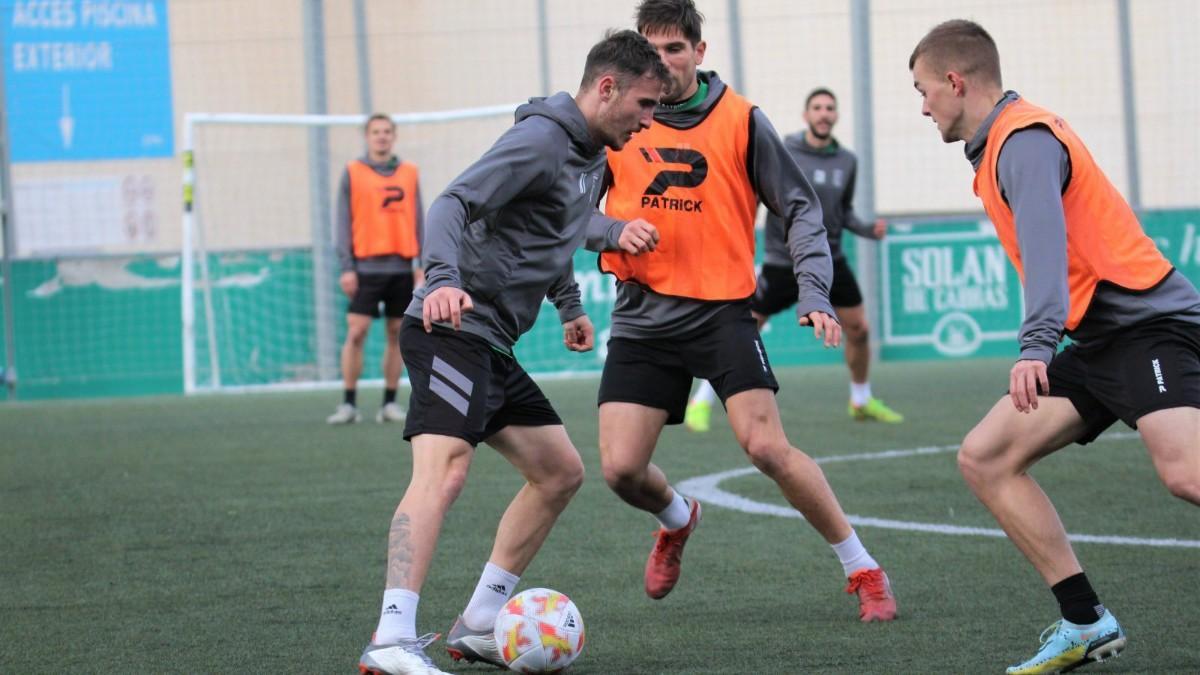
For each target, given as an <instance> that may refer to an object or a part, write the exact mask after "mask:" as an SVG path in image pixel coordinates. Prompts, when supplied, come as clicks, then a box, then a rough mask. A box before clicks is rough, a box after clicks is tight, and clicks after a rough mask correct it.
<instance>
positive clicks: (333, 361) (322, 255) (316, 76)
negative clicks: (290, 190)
mask: <svg viewBox="0 0 1200 675" xmlns="http://www.w3.org/2000/svg"><path fill="white" fill-rule="evenodd" d="M304 65H305V103H306V109H307V112H308V113H309V114H313V115H323V114H325V113H326V112H327V109H326V95H325V3H324V0H304ZM328 159H329V133H328V131H327V130H326V129H325V128H324V127H312V128H311V129H310V130H309V143H308V192H309V218H310V220H311V225H312V227H311V230H312V247H313V319H314V321H315V322H316V338H317V377H318V378H319V379H322V380H332V379H335V378H336V377H337V351H336V350H337V347H336V345H335V344H334V325H333V321H334V316H333V297H332V291H333V276H332V264H331V262H332V257H333V256H332V250H331V249H332V246H331V243H330V225H329V219H330V217H331V216H332V213H333V208H332V206H331V205H330V199H329V191H330V190H331V189H332V188H331V187H330V184H329V164H328Z"/></svg>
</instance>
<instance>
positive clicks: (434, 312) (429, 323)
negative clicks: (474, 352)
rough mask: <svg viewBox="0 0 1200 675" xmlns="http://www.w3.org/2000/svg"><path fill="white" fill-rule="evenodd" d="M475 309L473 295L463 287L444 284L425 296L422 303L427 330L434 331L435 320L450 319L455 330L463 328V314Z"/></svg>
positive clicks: (422, 313)
mask: <svg viewBox="0 0 1200 675" xmlns="http://www.w3.org/2000/svg"><path fill="white" fill-rule="evenodd" d="M473 309H475V303H473V302H471V296H469V295H467V294H466V292H465V291H463V289H461V288H455V287H453V286H442V287H441V288H438V289H437V290H434V291H432V292H431V293H430V294H429V295H427V296H425V302H424V303H422V305H421V318H422V319H424V320H425V332H426V333H432V332H433V323H434V322H435V321H449V322H450V325H452V326H454V330H458V329H459V328H462V314H463V312H469V311H471V310H473Z"/></svg>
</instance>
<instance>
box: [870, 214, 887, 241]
mask: <svg viewBox="0 0 1200 675" xmlns="http://www.w3.org/2000/svg"><path fill="white" fill-rule="evenodd" d="M871 234H873V235H875V238H876V239H883V238H884V237H886V236H887V221H886V220H884V219H883V218H880V219H879V220H876V221H875V228H874V229H873V230H871Z"/></svg>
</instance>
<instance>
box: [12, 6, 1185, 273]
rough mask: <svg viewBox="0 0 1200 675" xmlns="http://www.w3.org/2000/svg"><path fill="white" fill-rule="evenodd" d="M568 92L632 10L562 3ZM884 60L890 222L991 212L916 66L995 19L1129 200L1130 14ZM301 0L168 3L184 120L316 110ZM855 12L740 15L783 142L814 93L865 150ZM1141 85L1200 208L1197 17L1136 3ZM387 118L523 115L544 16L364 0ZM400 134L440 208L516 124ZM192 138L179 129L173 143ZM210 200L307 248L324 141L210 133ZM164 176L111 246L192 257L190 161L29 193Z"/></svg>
mask: <svg viewBox="0 0 1200 675" xmlns="http://www.w3.org/2000/svg"><path fill="white" fill-rule="evenodd" d="M546 4H547V22H548V25H549V36H548V42H549V48H550V54H551V57H550V81H551V88H552V89H555V90H560V89H565V90H568V91H574V89H575V87H576V86H577V83H578V79H579V76H580V72H581V69H582V65H583V60H584V56H585V55H586V52H587V50H588V48H589V47H590V46H591V45H592V44H593V43H594V42H595V41H596V40H598V39H599V38H600V37H601V35H602V34H603V31H604V30H605V29H606V28H610V27H628V26H630V24H631V23H632V14H633V4H634V3H633V2H632V0H548V1H547V3H546ZM697 4H698V5H699V7H700V8H701V10H702V11H704V12H705V14H706V15H707V19H708V20H707V22H706V24H705V37H706V39H707V40H708V43H709V46H708V53H707V58H706V60H705V64H704V67H707V68H712V69H715V70H717V71H718V72H720V73H721V74H722V75H723V76H725V77H726V78H732V76H733V72H732V66H731V64H732V63H733V59H732V55H731V53H730V51H729V50H730V48H731V40H730V36H729V28H730V26H729V20H728V19H729V17H728V2H727V1H726V0H698V2H697ZM873 5H874V10H873V14H872V21H871V30H872V50H873V51H872V62H871V65H872V67H873V69H874V72H873V81H872V85H873V91H874V93H873V97H874V110H873V117H874V121H875V156H876V161H877V167H876V168H877V180H876V202H877V208H878V210H879V211H880V212H882V213H888V214H919V213H939V212H963V211H977V210H978V206H977V204H976V201H975V199H974V197H973V195H972V194H971V187H970V184H971V171H970V167H969V165H968V164H967V162H966V161H965V160H964V158H963V156H962V148H961V144H956V145H951V146H946V145H943V144H942V143H941V142H940V140H939V138H938V136H937V133H936V131H935V130H934V128H933V125H932V123H931V122H929V121H928V120H926V119H924V118H922V117H921V116H920V100H919V98H918V96H917V95H916V93H915V92H914V91H913V89H912V85H911V78H910V74H909V72H908V69H907V60H908V55H909V53H910V51H911V50H912V47H913V46H914V45H915V43H916V41H917V40H919V39H920V37H921V36H922V35H923V34H924V33H925V31H926V30H928V29H929V28H930V27H932V26H933V25H935V24H936V23H938V22H940V21H942V20H944V19H947V18H953V17H965V18H971V19H975V20H977V21H979V22H981V23H982V24H983V25H984V26H985V27H986V28H987V29H988V30H989V31H990V32H991V33H992V35H993V37H995V39H996V41H997V42H998V44H999V47H1000V51H1001V57H1002V66H1003V70H1004V76H1005V85H1006V86H1008V87H1010V88H1014V89H1016V90H1018V91H1019V92H1021V93H1022V94H1023V95H1025V96H1027V97H1028V98H1030V99H1031V100H1033V101H1035V102H1038V103H1041V104H1043V105H1046V106H1048V107H1051V108H1053V109H1054V110H1056V111H1057V112H1059V113H1060V114H1062V115H1063V116H1064V117H1065V118H1067V119H1068V120H1069V121H1070V122H1071V124H1072V125H1073V126H1074V127H1075V128H1076V130H1077V131H1078V132H1079V133H1080V134H1081V135H1082V136H1083V138H1084V139H1085V141H1086V142H1087V143H1088V145H1089V147H1090V148H1091V150H1092V152H1093V154H1094V155H1095V156H1096V158H1097V159H1098V160H1099V162H1100V163H1101V164H1102V166H1103V167H1104V168H1105V170H1106V172H1107V173H1108V175H1109V176H1110V177H1111V178H1112V180H1113V181H1114V183H1116V185H1117V186H1118V187H1119V188H1121V189H1123V190H1124V189H1126V188H1127V182H1128V175H1127V170H1126V166H1127V163H1126V157H1125V145H1124V135H1123V134H1124V131H1123V126H1122V124H1123V116H1122V108H1121V85H1120V81H1119V69H1118V68H1119V62H1118V58H1119V51H1118V42H1117V38H1118V31H1117V25H1116V20H1117V15H1116V9H1115V0H1054V1H1053V2H1045V1H1042V0H1018V1H1015V2H1009V3H1005V4H999V3H994V2H991V1H989V0H957V1H954V2H951V1H949V0H887V1H886V2H885V1H883V0H877V1H876V2H874V3H873ZM301 6H302V4H301V0H257V1H255V2H245V1H243V0H171V1H170V5H169V14H170V30H171V41H172V54H171V58H172V72H173V77H174V106H175V111H176V117H177V119H178V120H179V121H180V123H182V118H183V115H184V113H187V112H245V113H301V112H304V106H305V86H304V72H305V68H304V55H303V35H302V30H303V18H302V15H301ZM848 7H849V2H848V0H847V1H846V2H820V3H818V2H797V1H796V0H742V1H741V3H740V10H741V12H740V14H741V27H742V45H743V49H744V54H743V69H744V76H745V81H744V82H742V83H739V84H740V88H741V89H742V90H743V91H744V92H745V93H746V94H747V95H748V96H749V97H750V98H751V100H753V101H755V102H756V103H757V104H758V105H760V106H761V107H762V109H763V110H764V111H765V112H766V113H767V114H768V116H769V117H770V118H771V119H772V121H773V122H774V124H775V126H776V128H777V130H778V131H780V132H781V133H790V132H792V131H795V130H797V129H798V128H800V127H801V125H802V123H801V117H800V108H801V105H802V103H803V97H804V95H805V94H806V93H807V91H808V90H810V89H811V88H813V87H815V86H818V85H823V86H828V87H830V88H832V89H833V90H834V91H836V92H837V93H838V95H839V98H840V103H841V108H842V121H841V123H840V125H839V127H838V130H837V134H838V136H839V137H840V138H841V140H842V141H843V142H844V143H845V144H846V145H848V146H849V147H851V148H853V147H855V146H856V145H857V143H856V141H857V139H856V138H855V134H854V119H855V115H856V113H857V110H856V102H855V100H854V97H853V81H852V78H853V71H852V64H851V50H850V16H849V9H848ZM1130 7H1131V12H1132V31H1133V40H1134V58H1135V64H1134V76H1135V77H1136V81H1137V89H1136V104H1137V109H1138V115H1139V117H1138V119H1139V124H1138V134H1139V136H1140V143H1141V146H1140V147H1141V151H1140V156H1139V160H1140V162H1141V167H1142V181H1141V184H1142V195H1143V202H1144V204H1145V205H1146V206H1147V207H1180V206H1196V205H1198V204H1200V93H1198V92H1200V47H1198V46H1197V40H1196V39H1195V36H1196V35H1198V34H1200V3H1197V2H1194V1H1193V0H1138V1H1137V2H1131V3H1130ZM352 8H353V3H352V1H351V0H325V29H326V37H327V39H326V63H327V70H328V79H327V83H326V85H327V94H328V111H329V112H330V113H335V114H350V113H361V112H363V111H361V110H359V83H358V69H357V64H356V49H355V35H354V23H353V14H352ZM366 9H367V15H368V19H369V28H368V35H367V39H368V43H369V54H370V59H371V88H372V90H373V96H374V107H375V108H376V109H377V110H385V111H389V112H413V111H433V110H443V109H449V108H464V107H475V106H485V105H495V104H499V103H507V102H515V101H520V100H523V99H525V98H527V97H529V96H530V95H537V94H540V93H542V92H540V91H539V89H540V86H541V84H540V83H541V79H540V73H539V70H538V68H539V56H538V52H537V47H538V34H537V3H536V1H535V0H367V1H366ZM509 123H510V120H509V119H508V118H507V116H500V117H497V118H494V119H491V120H486V121H482V122H475V123H451V124H434V125H425V126H421V127H412V128H405V129H402V130H401V135H400V142H399V143H398V151H399V152H400V154H401V155H402V156H403V157H405V158H407V159H410V160H412V161H415V162H417V163H418V165H419V166H420V167H421V169H422V189H423V191H424V193H425V195H424V196H425V202H426V204H428V202H429V201H430V200H432V199H433V197H434V196H435V195H436V194H437V192H438V191H439V190H440V189H441V188H442V187H443V186H444V185H445V184H446V182H448V181H449V180H450V179H452V178H453V176H455V175H456V174H457V173H458V172H459V171H461V170H462V169H463V168H464V167H465V166H466V165H467V164H469V163H470V162H471V161H472V160H474V159H475V157H477V156H478V154H479V153H480V152H482V151H483V150H484V149H486V148H487V146H488V145H489V144H490V143H491V141H492V140H493V139H494V138H495V137H496V135H498V134H499V133H500V132H501V131H502V130H503V129H504V128H505V127H506V126H507V125H508V124H509ZM182 142H183V138H182V129H181V127H180V132H179V133H178V134H177V136H176V146H177V148H178V147H181V146H182ZM330 148H331V152H330V156H329V158H328V164H329V175H330V181H331V185H330V186H329V187H328V189H329V190H330V191H331V192H332V189H333V185H332V182H334V181H336V180H337V177H338V173H339V172H340V170H341V166H342V164H343V162H344V161H345V160H347V159H349V158H350V157H353V156H354V155H356V154H357V153H359V152H360V148H361V144H360V142H359V135H358V132H357V131H356V130H355V129H353V128H349V129H342V130H339V131H337V132H334V133H332V134H331V136H330ZM197 163H198V166H199V183H198V185H197V190H198V199H199V204H200V206H201V209H202V216H203V218H204V221H205V225H206V234H207V237H208V245H209V246H210V247H212V248H224V247H241V246H253V245H278V244H291V243H296V244H302V243H305V242H307V241H309V239H310V231H311V227H312V226H311V219H310V216H309V194H308V186H309V171H310V167H309V166H308V134H307V133H306V132H304V131H303V130H300V129H277V128H266V129H264V128H240V129H216V128H210V129H204V130H202V131H201V132H200V133H199V134H198V136H197ZM96 175H101V176H116V177H119V176H128V175H134V176H149V177H150V180H151V181H152V183H153V185H154V198H153V204H154V206H153V209H154V210H155V215H154V217H155V218H156V221H157V222H158V223H159V227H158V228H157V231H156V232H155V235H154V237H153V240H152V241H148V240H146V238H145V237H142V238H141V239H136V240H130V241H128V242H125V243H124V244H122V245H114V246H111V247H109V248H110V249H112V250H131V249H136V250H176V249H177V248H178V246H179V228H178V226H177V223H178V222H179V220H180V207H179V199H178V196H179V181H180V165H179V163H178V162H177V161H174V160H153V161H136V160H135V161H120V162H96V163H78V164H63V163H46V164H20V165H16V166H15V167H14V179H15V180H16V181H18V182H20V181H23V180H46V179H53V178H57V177H67V178H71V177H88V176H96Z"/></svg>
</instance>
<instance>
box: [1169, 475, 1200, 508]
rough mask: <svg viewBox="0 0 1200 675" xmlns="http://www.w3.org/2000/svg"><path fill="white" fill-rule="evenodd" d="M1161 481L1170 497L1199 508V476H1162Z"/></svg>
mask: <svg viewBox="0 0 1200 675" xmlns="http://www.w3.org/2000/svg"><path fill="white" fill-rule="evenodd" d="M1162 481H1163V484H1164V485H1166V486H1167V490H1168V491H1170V493H1171V494H1172V495H1174V496H1176V497H1178V498H1180V499H1182V500H1184V501H1186V502H1190V503H1192V504H1195V505H1197V506H1200V476H1195V475H1190V474H1187V473H1183V474H1179V475H1171V476H1163V477H1162Z"/></svg>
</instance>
